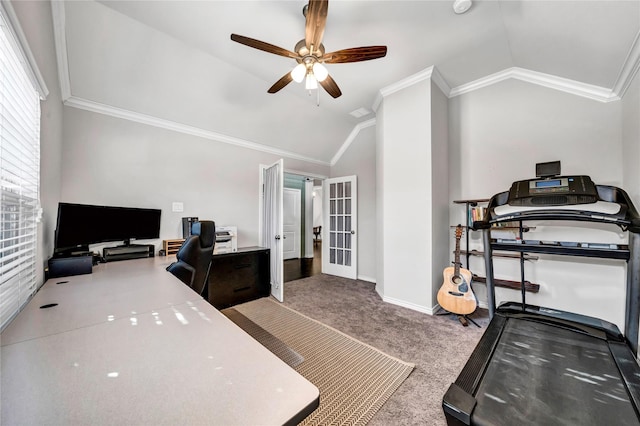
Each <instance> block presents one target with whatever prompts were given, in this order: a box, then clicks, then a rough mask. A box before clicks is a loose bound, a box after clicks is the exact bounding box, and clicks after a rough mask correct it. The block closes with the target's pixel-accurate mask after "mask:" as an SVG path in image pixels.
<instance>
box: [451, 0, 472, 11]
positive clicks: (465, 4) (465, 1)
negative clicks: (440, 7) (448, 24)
mask: <svg viewBox="0 0 640 426" xmlns="http://www.w3.org/2000/svg"><path fill="white" fill-rule="evenodd" d="M470 8H471V0H455V1H454V2H453V11H454V12H455V13H457V14H458V15H460V14H462V13H465V12H466V11H467V10H469V9H470Z"/></svg>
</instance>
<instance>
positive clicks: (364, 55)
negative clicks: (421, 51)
mask: <svg viewBox="0 0 640 426" xmlns="http://www.w3.org/2000/svg"><path fill="white" fill-rule="evenodd" d="M456 1H460V0H456ZM466 1H469V2H470V0H466ZM328 10H329V1H328V0H310V1H309V3H308V4H307V5H305V7H304V8H303V10H302V14H303V15H304V16H305V19H306V24H305V38H304V39H303V40H300V41H299V42H298V43H297V44H296V46H295V48H294V50H295V51H293V52H292V51H290V50H287V49H283V48H282V47H278V46H274V45H273V44H269V43H265V42H264V41H260V40H256V39H252V38H249V37H245V36H241V35H238V34H231V40H233V41H235V42H236V43H240V44H244V45H245V46H249V47H252V48H254V49H258V50H262V51H264V52H268V53H273V54H275V55H280V56H284V57H287V58H291V59H295V60H296V62H298V65H296V66H295V68H293V70H292V71H291V72H288V73H286V74H285V75H284V76H282V77H281V78H280V80H278V81H276V82H275V83H274V85H273V86H271V87H270V88H269V90H268V92H269V93H276V92H278V91H280V90H281V89H283V88H284V87H285V86H286V85H287V84H289V83H291V81H295V82H296V83H302V80H305V79H306V81H305V89H307V90H314V89H317V88H318V83H320V85H321V86H322V88H323V89H324V90H326V91H327V93H329V95H331V96H332V97H333V98H337V97H339V96H340V95H342V92H341V91H340V88H339V87H338V85H337V84H336V82H335V81H334V80H333V78H331V76H330V75H329V71H328V70H327V68H326V67H325V66H324V65H323V64H344V63H349V62H361V61H369V60H372V59H378V58H382V57H384V56H386V54H387V47H386V46H367V47H353V48H350V49H342V50H337V51H335V52H331V53H325V49H324V45H323V44H322V36H323V35H324V29H325V25H326V23H327V12H328Z"/></svg>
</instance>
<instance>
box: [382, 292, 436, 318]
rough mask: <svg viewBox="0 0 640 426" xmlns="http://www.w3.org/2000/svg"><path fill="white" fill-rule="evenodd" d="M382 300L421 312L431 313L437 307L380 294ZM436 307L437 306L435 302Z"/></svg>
mask: <svg viewBox="0 0 640 426" xmlns="http://www.w3.org/2000/svg"><path fill="white" fill-rule="evenodd" d="M382 301H383V302H386V303H391V304H392V305H397V306H402V307H403V308H407V309H411V310H413V311H418V312H422V313H423V314H429V315H433V314H434V313H435V312H437V311H438V309H435V308H429V307H427V306H422V305H417V304H415V303H411V302H407V301H405V300H400V299H395V298H393V297H388V296H382ZM436 307H439V306H438V305H437V304H436Z"/></svg>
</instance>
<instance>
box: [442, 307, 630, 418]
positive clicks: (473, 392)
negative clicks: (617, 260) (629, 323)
mask: <svg viewBox="0 0 640 426" xmlns="http://www.w3.org/2000/svg"><path fill="white" fill-rule="evenodd" d="M639 403H640V368H639V367H638V364H637V363H636V361H635V358H634V356H633V354H632V352H631V350H630V348H629V347H628V346H627V344H626V341H625V339H624V336H623V335H622V334H621V333H620V331H619V330H618V328H617V327H616V326H615V325H614V324H611V323H609V322H606V321H603V320H599V319H596V318H592V317H587V316H583V315H577V314H571V313H568V312H562V311H558V310H550V309H545V308H539V307H536V306H530V305H529V306H527V309H526V310H525V312H523V311H522V305H521V304H519V303H513V302H510V303H507V304H504V305H502V306H501V307H500V308H498V310H497V311H496V315H495V316H494V317H493V320H492V321H491V323H490V325H489V327H488V328H487V330H486V332H485V334H484V335H483V337H482V339H481V340H480V342H479V343H478V346H477V347H476V349H475V350H474V352H473V354H472V355H471V357H470V358H469V360H468V361H467V364H466V365H465V367H464V369H463V370H462V372H461V373H460V375H459V376H458V379H457V380H456V382H455V383H454V384H452V385H451V386H450V387H449V390H448V391H447V393H446V394H445V396H444V399H443V403H442V405H443V408H444V412H445V417H446V419H447V424H448V425H450V426H451V425H472V424H473V425H515V424H517V425H608V424H615V425H638V424H640V420H639V419H638V412H637V409H638V406H639Z"/></svg>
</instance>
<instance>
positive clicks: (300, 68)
mask: <svg viewBox="0 0 640 426" xmlns="http://www.w3.org/2000/svg"><path fill="white" fill-rule="evenodd" d="M305 75H307V67H306V65H305V64H298V65H296V67H295V68H294V69H292V70H291V78H293V81H295V82H296V83H302V80H304V76H305Z"/></svg>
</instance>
